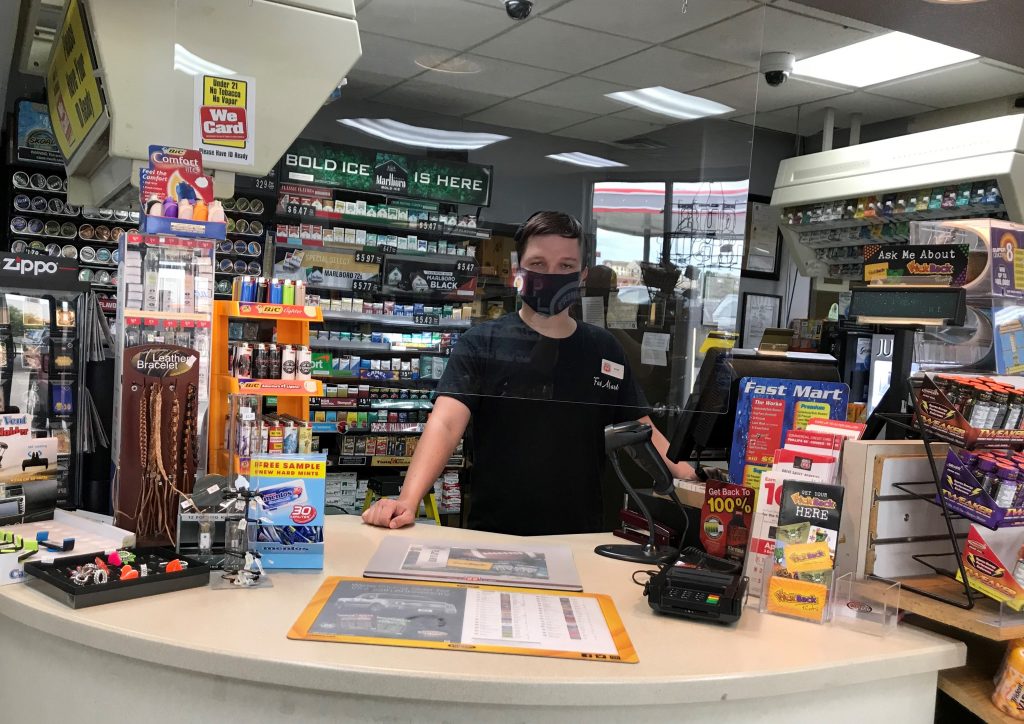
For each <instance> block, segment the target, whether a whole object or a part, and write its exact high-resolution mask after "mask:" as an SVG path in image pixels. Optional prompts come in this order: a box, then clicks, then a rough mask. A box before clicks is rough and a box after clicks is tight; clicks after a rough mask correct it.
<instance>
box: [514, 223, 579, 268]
mask: <svg viewBox="0 0 1024 724" xmlns="http://www.w3.org/2000/svg"><path fill="white" fill-rule="evenodd" d="M551 234H554V235H556V236H562V237H565V238H566V239H576V240H577V241H579V243H580V261H582V262H583V263H584V264H586V262H587V260H586V258H585V257H586V252H587V250H586V244H585V242H584V240H583V224H581V223H580V220H579V219H577V218H576V217H575V216H571V215H570V214H566V213H563V212H561V211H538V212H537V213H535V214H533V215H532V216H530V218H528V219H527V220H526V221H525V222H523V223H522V225H520V227H519V229H517V230H516V235H515V242H516V255H517V256H518V257H519V260H520V261H522V259H523V252H525V251H526V242H528V241H529V240H530V237H533V236H548V235H551Z"/></svg>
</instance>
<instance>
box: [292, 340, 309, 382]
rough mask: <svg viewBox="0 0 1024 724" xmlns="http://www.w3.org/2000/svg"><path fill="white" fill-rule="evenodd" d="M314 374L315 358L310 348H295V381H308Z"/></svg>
mask: <svg viewBox="0 0 1024 724" xmlns="http://www.w3.org/2000/svg"><path fill="white" fill-rule="evenodd" d="M312 374H313V356H312V354H311V353H310V351H309V347H306V346H299V347H296V348H295V379H297V380H308V379H309V378H310V377H312Z"/></svg>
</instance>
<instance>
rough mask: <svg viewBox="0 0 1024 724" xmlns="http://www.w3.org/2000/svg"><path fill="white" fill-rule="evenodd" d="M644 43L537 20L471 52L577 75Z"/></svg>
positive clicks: (635, 49) (634, 49)
mask: <svg viewBox="0 0 1024 724" xmlns="http://www.w3.org/2000/svg"><path fill="white" fill-rule="evenodd" d="M646 47H648V44H647V43H643V42H641V41H639V40H630V39H628V38H623V37H619V36H617V35H609V34H607V33H598V32H595V31H593V30H586V29H584V28H576V27H573V26H571V25H565V24H563V23H556V22H554V21H552V20H544V19H543V18H538V19H537V20H532V21H530V22H528V23H522V24H520V25H516V26H515V27H513V28H512V29H511V30H509V31H508V32H506V33H503V34H501V35H499V36H498V37H497V38H494V39H493V40H488V41H487V42H486V43H484V44H483V45H481V46H479V47H476V48H473V52H474V53H477V54H479V55H486V56H489V57H491V58H502V59H504V60H513V61H526V62H528V63H529V64H530V65H536V66H538V67H540V68H550V69H551V70H563V71H565V72H567V73H580V72H582V71H584V70H586V69H588V68H593V67H594V66H596V65H604V64H605V63H610V62H611V61H613V60H617V59H619V58H621V57H623V56H625V55H629V54H630V53H635V52H637V51H638V50H643V49H644V48H646Z"/></svg>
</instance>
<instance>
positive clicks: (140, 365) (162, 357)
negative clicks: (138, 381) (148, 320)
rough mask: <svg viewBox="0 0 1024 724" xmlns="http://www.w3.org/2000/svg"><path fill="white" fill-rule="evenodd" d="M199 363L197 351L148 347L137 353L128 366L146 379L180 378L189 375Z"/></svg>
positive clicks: (181, 348) (183, 348)
mask: <svg viewBox="0 0 1024 724" xmlns="http://www.w3.org/2000/svg"><path fill="white" fill-rule="evenodd" d="M198 361H199V358H198V357H197V356H196V353H195V351H193V350H190V349H187V348H185V347H154V346H149V345H147V346H146V347H144V348H142V349H140V350H139V351H137V352H135V353H134V354H133V355H132V356H131V358H130V360H129V363H128V364H129V365H130V367H131V369H133V370H135V371H136V372H138V373H139V374H141V375H143V376H145V377H178V376H179V375H184V374H188V373H189V372H190V371H191V370H192V368H193V367H195V364H196V362H198Z"/></svg>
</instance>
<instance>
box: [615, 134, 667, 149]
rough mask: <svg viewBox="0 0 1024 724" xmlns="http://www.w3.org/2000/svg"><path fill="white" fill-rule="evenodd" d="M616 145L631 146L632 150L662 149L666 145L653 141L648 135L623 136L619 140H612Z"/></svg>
mask: <svg viewBox="0 0 1024 724" xmlns="http://www.w3.org/2000/svg"><path fill="white" fill-rule="evenodd" d="M612 143H613V144H615V145H616V146H621V147H622V148H631V149H633V150H634V151H663V150H665V149H666V148H668V146H666V145H665V144H664V143H661V142H660V141H655V140H654V139H653V138H651V137H649V136H634V137H633V138H623V139H621V140H619V141H612Z"/></svg>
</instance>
